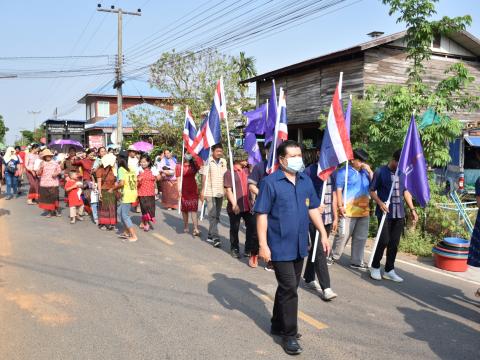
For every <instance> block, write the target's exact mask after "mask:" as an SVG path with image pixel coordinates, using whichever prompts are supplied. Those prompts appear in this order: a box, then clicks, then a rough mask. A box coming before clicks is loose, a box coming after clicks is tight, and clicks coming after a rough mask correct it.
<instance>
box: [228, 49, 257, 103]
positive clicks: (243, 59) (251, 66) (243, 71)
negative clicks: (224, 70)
mask: <svg viewBox="0 0 480 360" xmlns="http://www.w3.org/2000/svg"><path fill="white" fill-rule="evenodd" d="M255 61H256V60H255V58H254V57H253V56H248V57H247V56H245V52H243V51H241V52H240V55H239V56H238V57H236V58H234V59H233V63H234V65H235V66H236V67H237V72H238V79H239V80H240V81H243V80H247V79H249V78H251V77H253V76H256V75H257V69H255ZM247 88H248V85H246V84H242V85H240V91H241V93H242V94H241V95H242V97H244V93H245V90H246V89H247Z"/></svg>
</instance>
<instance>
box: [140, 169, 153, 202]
mask: <svg viewBox="0 0 480 360" xmlns="http://www.w3.org/2000/svg"><path fill="white" fill-rule="evenodd" d="M156 181H157V178H156V177H155V175H153V173H152V170H151V169H150V168H146V169H144V170H143V171H142V172H141V173H140V174H139V175H138V196H155V185H156Z"/></svg>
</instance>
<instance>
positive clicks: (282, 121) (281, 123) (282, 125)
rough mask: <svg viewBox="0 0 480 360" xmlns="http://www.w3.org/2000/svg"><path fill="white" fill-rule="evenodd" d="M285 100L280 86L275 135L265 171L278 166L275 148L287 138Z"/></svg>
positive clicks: (269, 172)
mask: <svg viewBox="0 0 480 360" xmlns="http://www.w3.org/2000/svg"><path fill="white" fill-rule="evenodd" d="M287 122H288V121H287V100H286V96H285V92H284V91H283V88H280V94H279V96H278V109H277V120H276V124H275V135H274V137H273V140H272V143H273V144H272V150H271V151H270V152H269V156H268V163H267V169H266V171H267V173H268V174H271V173H272V172H274V171H275V170H277V168H278V157H277V148H278V147H279V146H280V145H281V144H282V143H283V142H284V141H285V140H287V139H288V126H287Z"/></svg>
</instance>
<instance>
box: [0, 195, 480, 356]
mask: <svg viewBox="0 0 480 360" xmlns="http://www.w3.org/2000/svg"><path fill="white" fill-rule="evenodd" d="M40 213H41V212H40V210H39V209H38V208H37V207H35V206H27V205H26V204H25V199H24V198H20V199H15V200H11V201H6V200H4V199H1V200H0V359H2V360H11V359H12V360H13V359H15V360H16V359H19V360H20V359H21V360H24V359H35V360H42V359H45V360H53V359H115V360H117V359H246V358H250V359H279V358H280V359H281V358H288V356H287V355H286V354H285V353H284V352H283V350H282V348H281V347H280V346H279V344H278V340H277V339H275V338H272V337H271V336H270V335H269V334H268V332H269V324H270V322H269V319H270V315H271V309H272V300H271V299H273V296H274V293H275V286H276V282H275V278H274V275H273V274H272V273H269V272H266V271H264V270H263V268H261V267H259V268H257V269H250V268H249V267H248V266H247V265H246V259H242V260H240V261H239V260H235V259H233V258H231V257H230V256H229V254H228V248H229V247H228V244H227V241H228V237H227V234H228V229H227V228H226V227H223V226H222V227H221V231H222V234H223V235H224V239H223V248H222V249H220V250H219V249H215V248H213V247H212V246H211V245H209V244H207V243H206V242H204V241H201V240H199V239H198V238H193V237H192V236H190V235H187V234H184V233H183V231H182V224H181V221H180V219H179V216H178V215H177V213H176V212H173V211H165V210H159V211H158V214H157V219H158V222H157V225H156V227H155V230H154V231H153V232H150V233H141V234H140V240H139V241H138V242H137V243H132V244H130V243H123V242H122V241H121V240H119V239H118V238H117V237H116V236H115V234H113V233H110V232H103V231H100V230H98V229H97V228H96V227H95V226H94V224H92V223H90V222H89V221H85V222H83V223H77V224H75V225H70V224H69V223H68V219H67V217H66V216H67V215H66V211H64V217H62V218H52V219H46V218H43V217H42V216H40ZM135 220H136V221H138V216H136V215H135ZM205 226H206V221H204V222H203V224H202V230H203V234H205V232H206V229H205ZM242 238H243V235H242ZM342 263H343V264H348V258H347V256H344V259H343V261H342ZM397 270H398V273H399V274H400V275H401V276H403V277H404V278H405V282H404V283H403V284H394V283H391V282H386V281H382V282H373V281H372V280H370V279H369V278H368V276H367V274H365V273H361V272H358V271H355V270H351V269H350V268H348V267H345V266H343V265H342V264H336V265H334V266H333V267H331V277H332V287H333V289H334V290H335V291H336V292H337V293H338V294H339V297H338V298H337V299H336V300H335V301H333V302H330V303H326V302H323V301H322V300H320V299H319V297H318V296H316V295H315V294H313V293H311V292H309V291H306V290H303V289H302V290H300V306H299V310H300V320H299V326H300V331H301V333H302V334H303V340H302V344H303V347H304V353H303V355H301V357H302V358H305V359H349V360H352V359H370V360H373V359H401V360H405V359H455V360H457V359H472V360H474V359H479V356H480V355H479V354H480V301H479V299H478V298H475V297H474V296H473V293H474V290H475V289H476V288H477V287H479V286H480V285H476V284H475V283H474V281H468V280H460V279H458V278H453V277H448V276H444V275H442V274H438V273H434V272H431V271H423V270H422V269H420V268H416V267H412V266H408V265H406V264H398V266H397ZM478 282H479V283H480V279H478Z"/></svg>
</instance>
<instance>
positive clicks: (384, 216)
mask: <svg viewBox="0 0 480 360" xmlns="http://www.w3.org/2000/svg"><path fill="white" fill-rule="evenodd" d="M412 116H415V110H413V113H412ZM407 132H408V130H407ZM406 136H407V135H406V134H405V137H406ZM404 150H405V140H403V147H402V151H401V153H400V159H401V158H402V155H403V151H404ZM396 181H400V180H399V178H398V166H397V169H396V170H395V175H394V176H393V181H392V186H391V187H390V192H389V194H388V198H387V202H386V203H385V206H386V207H387V209H388V208H390V200H391V198H392V194H393V187H394V186H395V182H396ZM386 218H387V213H385V212H384V213H383V215H382V220H380V224H379V225H378V230H377V236H375V242H374V243H373V247H372V253H371V254H370V259H369V260H368V267H369V268H371V267H372V262H373V257H374V256H375V252H376V251H377V246H378V242H379V240H380V235H381V234H382V230H383V226H384V225H385V219H386Z"/></svg>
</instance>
